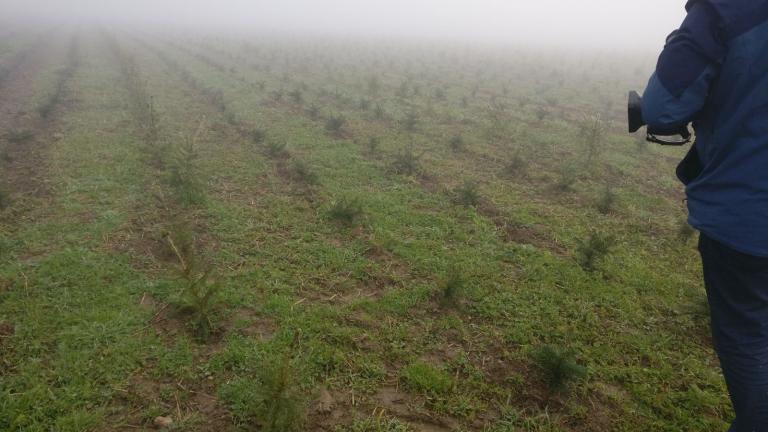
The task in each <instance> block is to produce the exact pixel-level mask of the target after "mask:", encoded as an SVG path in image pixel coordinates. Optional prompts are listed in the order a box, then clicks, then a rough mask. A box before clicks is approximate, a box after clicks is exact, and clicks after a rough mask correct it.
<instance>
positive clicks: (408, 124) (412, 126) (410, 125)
mask: <svg viewBox="0 0 768 432" xmlns="http://www.w3.org/2000/svg"><path fill="white" fill-rule="evenodd" d="M418 125H419V117H418V116H417V115H416V113H415V112H414V111H410V112H409V113H408V114H406V115H405V118H404V119H403V127H404V128H405V130H407V131H409V132H413V131H415V130H416V128H417V127H418Z"/></svg>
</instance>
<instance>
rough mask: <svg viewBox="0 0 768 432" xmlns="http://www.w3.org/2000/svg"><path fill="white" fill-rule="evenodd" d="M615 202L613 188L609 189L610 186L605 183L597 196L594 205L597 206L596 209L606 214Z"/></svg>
mask: <svg viewBox="0 0 768 432" xmlns="http://www.w3.org/2000/svg"><path fill="white" fill-rule="evenodd" d="M615 203H616V194H615V193H613V189H611V187H610V186H608V185H606V186H605V188H603V191H602V193H601V194H600V196H599V197H598V198H597V202H596V203H595V207H597V211H599V212H600V213H602V214H604V215H607V214H610V213H611V212H612V211H613V206H614V204H615Z"/></svg>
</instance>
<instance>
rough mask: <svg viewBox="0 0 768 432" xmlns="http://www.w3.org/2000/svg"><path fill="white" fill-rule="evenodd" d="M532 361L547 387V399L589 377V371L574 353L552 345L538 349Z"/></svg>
mask: <svg viewBox="0 0 768 432" xmlns="http://www.w3.org/2000/svg"><path fill="white" fill-rule="evenodd" d="M532 359H533V362H534V364H535V365H536V367H537V368H538V370H539V373H540V374H541V377H542V378H543V379H544V382H545V383H546V385H547V398H549V397H551V396H553V395H555V394H557V393H561V392H563V391H565V390H567V389H568V386H569V385H571V384H572V383H574V382H577V381H580V380H583V379H584V378H586V376H587V369H586V368H585V367H584V366H582V365H580V364H578V363H577V362H576V359H575V356H574V354H573V352H571V351H564V350H562V349H560V348H557V347H554V346H552V345H544V346H541V347H539V348H537V349H536V350H535V351H534V352H533V355H532Z"/></svg>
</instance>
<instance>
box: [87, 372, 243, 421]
mask: <svg viewBox="0 0 768 432" xmlns="http://www.w3.org/2000/svg"><path fill="white" fill-rule="evenodd" d="M115 390H116V391H117V394H116V396H115V397H114V398H113V400H112V404H113V406H114V407H115V408H116V409H117V410H118V412H117V413H116V414H113V415H112V416H111V417H109V418H108V419H107V420H106V421H105V425H104V426H103V428H102V429H100V430H104V431H135V430H147V429H150V430H151V429H154V427H153V426H152V419H150V418H146V417H145V416H144V413H145V412H146V410H147V409H148V408H150V407H160V408H162V409H163V410H164V412H163V414H162V415H163V416H167V417H170V418H171V419H172V420H173V422H174V423H176V424H178V423H181V422H184V421H189V422H190V426H188V427H185V428H184V429H183V430H185V431H192V432H197V431H199V432H208V431H228V430H232V429H233V426H232V421H231V418H230V417H229V414H228V412H227V411H226V409H224V407H223V405H222V404H221V402H220V401H219V400H218V399H217V398H216V396H214V395H215V394H216V388H215V383H214V382H213V381H212V380H197V381H194V382H183V381H179V382H173V381H169V380H154V379H152V378H150V377H146V376H143V375H134V376H133V377H132V378H131V379H130V381H129V383H128V385H127V386H126V388H123V389H115Z"/></svg>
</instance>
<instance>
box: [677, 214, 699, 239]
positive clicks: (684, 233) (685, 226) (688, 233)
mask: <svg viewBox="0 0 768 432" xmlns="http://www.w3.org/2000/svg"><path fill="white" fill-rule="evenodd" d="M694 234H696V230H695V229H694V228H693V227H692V226H691V225H690V224H689V223H688V220H687V219H680V222H679V225H678V228H677V238H679V239H680V241H681V242H683V243H688V241H689V240H690V239H691V237H693V235H694Z"/></svg>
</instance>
